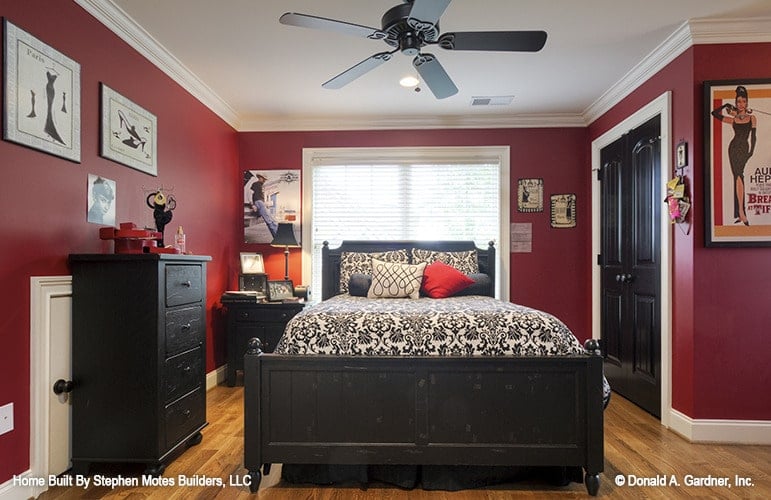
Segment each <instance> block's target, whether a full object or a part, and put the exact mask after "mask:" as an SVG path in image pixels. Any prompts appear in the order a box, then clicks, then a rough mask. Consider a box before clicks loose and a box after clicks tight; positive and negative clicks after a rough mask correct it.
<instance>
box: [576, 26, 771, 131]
mask: <svg viewBox="0 0 771 500" xmlns="http://www.w3.org/2000/svg"><path fill="white" fill-rule="evenodd" d="M763 42H771V18H768V17H760V18H754V19H738V18H736V19H691V20H689V21H686V22H684V23H683V24H681V25H680V26H679V27H678V28H677V29H676V30H675V31H674V32H673V33H672V34H671V35H670V36H669V37H667V39H666V40H664V41H663V42H662V43H661V44H660V45H659V46H658V47H656V48H655V49H654V50H653V51H652V52H651V53H650V54H648V55H647V56H646V57H645V58H644V59H643V60H642V61H640V62H639V63H638V64H637V65H635V67H634V68H632V69H631V70H630V71H629V72H628V73H627V74H626V75H624V76H623V77H622V78H621V79H620V80H619V81H618V82H616V83H615V84H614V85H613V86H611V87H610V88H609V89H608V90H606V91H605V92H604V93H603V94H602V95H601V96H600V97H599V98H598V99H597V100H596V101H594V102H593V103H592V104H591V105H589V107H587V108H586V110H585V111H584V112H583V115H582V116H583V118H584V120H585V122H586V123H587V125H588V124H590V123H592V122H593V121H594V120H596V119H597V118H599V117H600V116H602V115H603V114H604V113H606V112H608V111H609V110H610V109H611V108H612V107H613V106H615V105H616V104H618V103H619V102H621V100H622V99H624V98H625V97H626V96H628V95H629V94H631V93H632V91H634V90H635V89H636V88H637V87H639V86H640V85H642V84H643V83H644V82H645V81H647V80H648V79H649V78H651V77H652V76H653V75H655V74H656V73H658V72H659V71H661V70H662V69H663V68H664V67H665V66H666V65H667V64H669V63H671V62H672V61H674V60H675V58H677V56H679V55H680V54H682V53H683V52H685V51H686V50H687V49H689V48H690V47H692V46H694V45H706V44H719V43H763Z"/></svg>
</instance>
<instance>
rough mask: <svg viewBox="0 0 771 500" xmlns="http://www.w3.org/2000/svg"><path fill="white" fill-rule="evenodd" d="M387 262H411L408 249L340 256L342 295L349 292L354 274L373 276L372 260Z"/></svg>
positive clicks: (350, 253) (352, 253) (353, 253)
mask: <svg viewBox="0 0 771 500" xmlns="http://www.w3.org/2000/svg"><path fill="white" fill-rule="evenodd" d="M373 258H376V259H380V260H382V261H385V262H404V263H407V262H408V261H409V256H408V255H407V249H406V248H402V249H400V250H388V251H386V252H372V253H366V252H343V253H341V254H340V293H347V292H348V282H349V281H350V279H351V275H352V274H356V273H360V274H372V259H373Z"/></svg>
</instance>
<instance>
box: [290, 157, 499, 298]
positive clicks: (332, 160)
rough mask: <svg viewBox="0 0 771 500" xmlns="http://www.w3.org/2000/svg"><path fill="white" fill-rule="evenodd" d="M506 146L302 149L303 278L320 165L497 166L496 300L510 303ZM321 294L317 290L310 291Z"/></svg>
mask: <svg viewBox="0 0 771 500" xmlns="http://www.w3.org/2000/svg"><path fill="white" fill-rule="evenodd" d="M509 158H510V147H509V146H448V147H389V148H303V166H302V183H303V184H302V189H303V195H302V244H303V245H302V276H303V282H305V280H306V278H307V279H310V276H311V260H312V259H311V251H312V249H311V244H310V243H311V241H312V239H311V238H312V235H313V227H312V217H311V211H312V209H313V207H312V201H311V200H312V199H313V176H312V170H313V168H314V167H315V166H319V165H340V164H347V163H354V162H359V163H364V164H368V163H384V162H390V163H403V162H407V161H409V162H415V163H437V164H441V163H449V162H457V161H459V160H460V161H464V160H468V161H474V162H477V163H478V162H479V161H480V160H483V161H490V162H497V163H498V164H499V165H500V190H499V196H500V199H499V204H500V210H501V213H500V228H499V234H498V235H497V237H496V238H495V251H496V254H495V257H496V269H498V273H497V277H496V294H495V295H496V297H498V298H500V299H501V300H503V301H506V302H508V301H509V268H510V254H509V252H510V248H509V230H510V227H509V220H510V216H509V214H510V213H511V212H510V206H511V181H510V175H509V171H510V170H509V169H510V162H509ZM311 293H313V294H317V293H320V290H311Z"/></svg>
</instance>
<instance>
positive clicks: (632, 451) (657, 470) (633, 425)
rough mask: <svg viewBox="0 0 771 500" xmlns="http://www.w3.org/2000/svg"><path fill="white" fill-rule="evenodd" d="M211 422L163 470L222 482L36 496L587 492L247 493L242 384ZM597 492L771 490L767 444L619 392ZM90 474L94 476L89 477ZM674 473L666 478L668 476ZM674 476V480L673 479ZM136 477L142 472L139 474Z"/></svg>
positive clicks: (227, 390) (481, 498)
mask: <svg viewBox="0 0 771 500" xmlns="http://www.w3.org/2000/svg"><path fill="white" fill-rule="evenodd" d="M207 404H208V407H207V408H208V413H207V417H208V420H209V426H208V427H207V428H206V429H204V431H203V436H204V438H203V442H202V443H201V444H199V445H198V446H195V447H193V448H190V449H188V450H187V451H185V452H184V453H183V454H182V455H181V456H179V458H177V459H176V460H175V461H173V462H172V463H171V464H170V465H169V466H168V467H167V469H166V472H165V473H164V475H163V477H165V478H173V479H175V480H176V478H177V477H178V476H179V475H182V476H186V477H188V478H196V477H198V478H207V479H210V480H217V479H219V480H221V481H223V483H224V486H223V487H219V486H184V487H179V486H175V487H155V488H154V487H149V486H141V485H140V486H136V487H128V486H118V487H116V488H114V489H112V488H110V487H109V486H106V485H102V486H94V485H91V486H90V487H88V488H87V489H84V488H77V487H53V488H51V489H49V490H48V491H46V492H45V493H43V494H42V495H41V496H40V497H39V498H40V499H44V500H54V499H56V500H70V499H102V498H104V499H117V498H120V499H131V500H140V499H159V500H160V499H167V498H172V499H183V498H185V499H187V498H196V499H217V500H224V499H239V498H259V499H261V500H289V499H291V500H295V499H313V500H336V499H346V500H348V499H351V500H369V499H393V500H399V499H408V498H409V499H418V500H422V499H431V500H440V499H452V500H460V499H463V500H466V499H470V500H496V499H505V498H512V497H523V498H526V497H530V498H587V497H588V495H587V493H586V489H585V488H584V485H583V484H577V483H573V484H571V485H569V486H566V487H564V488H556V487H553V486H550V485H549V484H547V483H542V482H538V481H534V480H533V481H523V482H518V483H510V484H503V485H499V486H495V487H489V488H485V489H478V490H465V491H460V492H444V491H424V490H420V489H416V490H409V491H407V490H401V489H399V488H396V487H389V486H387V485H369V486H368V487H367V488H366V489H363V488H361V487H359V485H357V484H352V485H347V486H343V487H341V486H336V487H317V486H297V485H289V484H284V483H282V482H281V480H280V475H281V470H280V466H274V467H273V468H272V469H271V473H270V475H268V476H266V477H265V478H263V481H262V484H261V485H260V491H259V493H258V494H257V495H250V494H249V488H248V487H246V486H245V485H240V486H239V485H235V486H230V485H228V482H229V478H231V477H232V478H233V482H234V483H238V481H237V480H238V479H239V478H242V477H243V475H244V474H245V473H246V470H245V469H244V468H243V467H242V465H241V464H242V461H243V417H242V411H243V410H242V408H243V388H242V387H233V388H231V387H226V386H218V387H216V388H214V389H212V390H211V391H209V393H208V401H207ZM91 472H92V473H93V474H102V475H103V476H105V477H112V478H129V477H137V476H138V475H140V474H141V472H142V467H140V468H138V469H137V468H135V467H133V468H132V467H128V466H122V467H121V466H110V467H106V466H100V467H98V466H94V467H92V471H91ZM689 475H690V476H692V477H694V478H698V479H701V478H709V477H711V478H712V479H706V480H705V481H713V480H714V478H722V477H727V478H728V480H729V482H730V484H731V487H728V486H695V485H688V484H686V481H687V480H688V478H689ZM629 476H636V477H637V478H656V477H657V476H658V477H663V478H664V480H665V482H666V483H667V485H666V486H628V485H624V486H617V485H616V484H615V479H616V478H617V477H623V478H624V479H627V478H629ZM736 476H740V477H744V478H749V479H748V481H749V482H750V483H749V484H751V486H740V485H738V484H737V483H736V479H735V477H736ZM600 478H601V484H600V491H599V494H598V497H602V498H667V499H672V498H692V497H699V498H765V499H768V498H771V446H727V445H706V444H690V443H688V442H687V441H686V440H684V439H683V438H681V437H679V436H678V435H677V434H674V433H673V432H670V431H668V430H666V429H664V428H663V427H662V426H661V425H660V423H659V421H658V420H656V419H655V418H653V417H651V416H650V415H649V414H647V413H645V412H643V411H642V410H640V409H639V408H638V407H637V406H635V405H633V404H631V403H629V402H628V401H626V400H625V399H623V398H622V397H620V396H618V395H617V394H613V398H612V400H611V403H610V405H609V407H608V409H607V410H606V411H605V471H604V472H603V474H601V476H600ZM92 479H93V477H92ZM671 480H674V481H675V482H672V483H671V484H670V481H671ZM676 483H677V485H676ZM140 484H141V480H140Z"/></svg>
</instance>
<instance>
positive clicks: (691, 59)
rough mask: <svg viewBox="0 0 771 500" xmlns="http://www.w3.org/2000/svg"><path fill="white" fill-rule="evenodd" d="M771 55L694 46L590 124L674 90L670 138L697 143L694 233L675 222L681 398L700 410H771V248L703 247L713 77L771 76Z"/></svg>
mask: <svg viewBox="0 0 771 500" xmlns="http://www.w3.org/2000/svg"><path fill="white" fill-rule="evenodd" d="M770 61H771V44H744V45H739V46H732V45H704V46H695V47H692V48H691V49H689V50H687V51H686V52H685V53H684V54H682V55H681V56H679V57H678V58H677V59H676V60H675V61H673V62H672V63H671V64H669V65H668V66H667V67H665V68H664V69H663V70H661V71H660V72H659V73H657V74H656V75H655V76H654V77H652V78H651V79H650V80H648V81H647V82H645V83H644V84H643V85H641V86H640V87H639V88H638V89H636V90H635V91H634V92H633V93H632V94H630V95H629V96H628V97H627V98H625V99H623V101H622V102H620V103H619V104H618V105H616V106H614V107H613V109H611V110H610V111H608V112H607V113H605V114H604V115H603V116H602V117H600V118H599V119H598V120H596V121H595V122H594V123H592V124H591V126H590V127H589V136H590V139H589V140H590V141H591V140H594V139H595V138H597V137H598V136H600V135H601V134H602V133H604V132H605V131H606V130H608V129H609V128H611V127H612V126H614V125H615V124H617V123H619V122H620V121H622V120H623V119H624V118H626V117H627V116H629V115H630V114H632V113H633V112H634V111H636V110H637V109H639V108H640V107H642V106H643V105H645V104H647V103H648V102H650V101H651V100H653V99H655V98H656V97H658V96H659V95H661V94H662V93H664V92H665V91H668V90H669V91H671V92H672V134H671V137H670V142H669V147H670V148H672V150H674V144H676V143H678V142H680V141H681V140H685V141H687V142H688V143H689V156H690V158H689V162H688V163H689V165H690V166H689V167H688V168H687V169H686V170H685V174H686V175H687V177H688V181H689V183H690V191H691V195H692V199H693V207H692V210H691V214H690V220H691V225H690V227H689V228H680V229H689V232H688V233H687V234H684V233H683V231H681V230H679V229H673V241H674V248H673V276H672V281H673V290H672V294H673V311H672V317H673V331H672V346H673V355H672V358H673V359H672V406H673V408H675V409H677V410H679V411H680V412H682V413H684V414H686V415H688V416H690V417H691V418H696V419H748V420H754V419H758V420H762V419H771V399H770V398H768V397H762V396H760V395H761V394H767V393H768V382H769V381H771V365H769V363H768V357H769V354H771V347H769V346H771V343H769V339H768V332H769V324H771V313H769V308H768V294H766V293H764V292H763V290H764V289H765V288H766V287H764V283H768V282H769V280H771V266H769V262H770V261H769V258H770V257H771V249H769V248H742V249H735V248H732V249H729V248H705V247H704V219H705V209H704V197H703V193H704V171H703V165H704V155H703V148H704V141H703V120H704V113H703V109H702V107H703V104H702V99H703V92H702V84H703V82H704V81H705V80H716V79H737V78H761V77H763V78H767V77H768V73H767V70H766V68H767V66H768V64H764V62H765V63H768V62H770ZM759 135H760V133H759Z"/></svg>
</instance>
